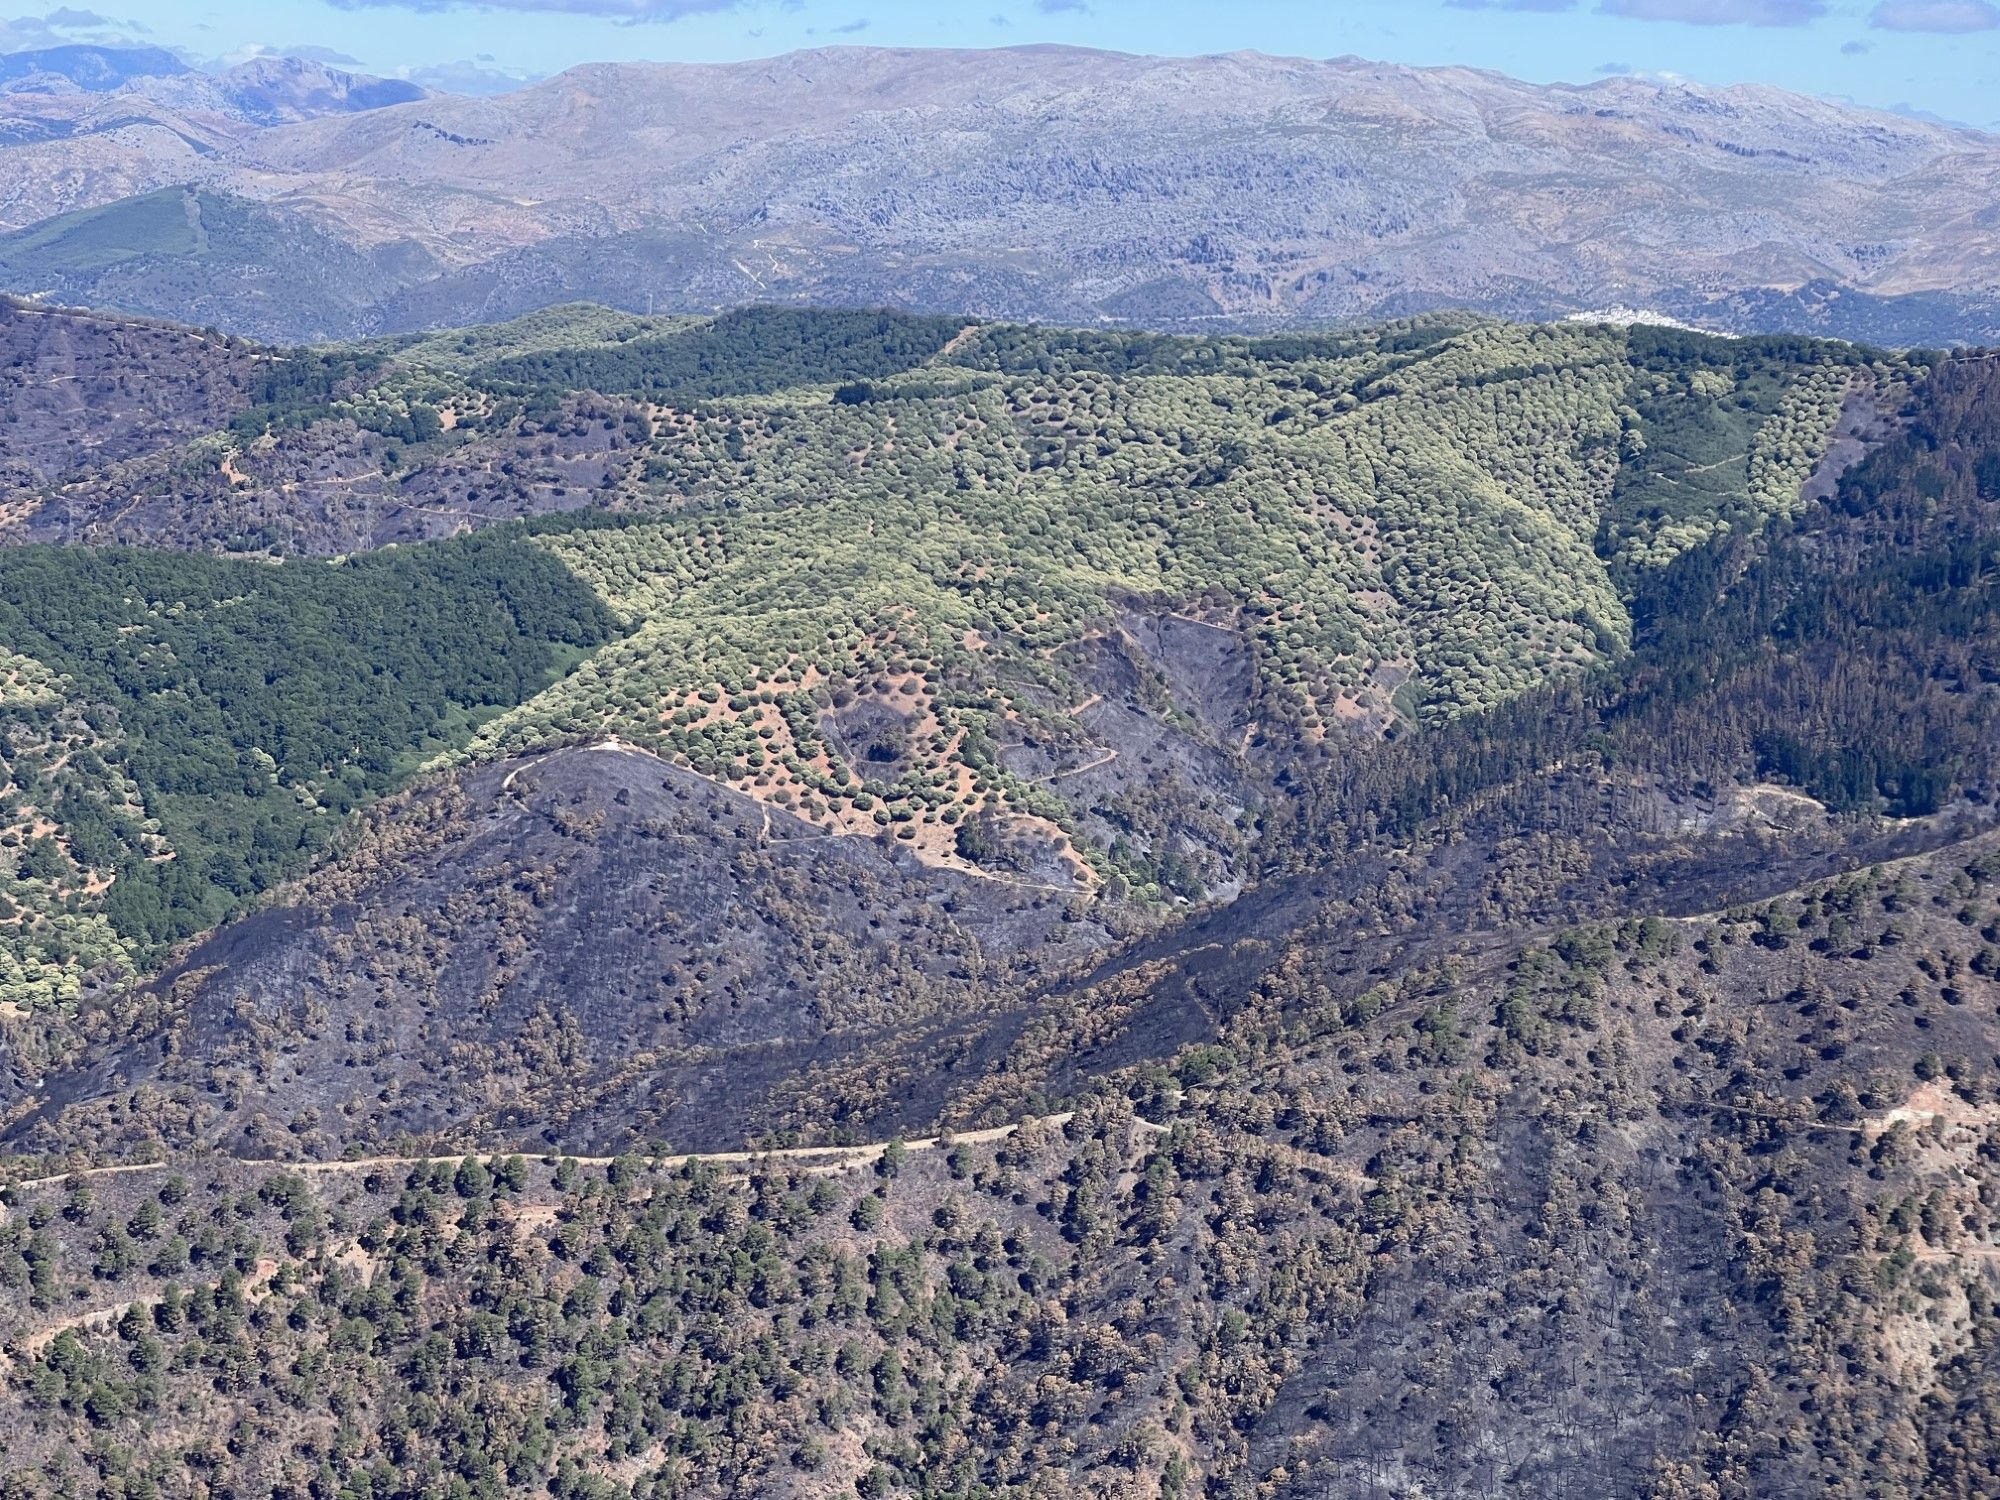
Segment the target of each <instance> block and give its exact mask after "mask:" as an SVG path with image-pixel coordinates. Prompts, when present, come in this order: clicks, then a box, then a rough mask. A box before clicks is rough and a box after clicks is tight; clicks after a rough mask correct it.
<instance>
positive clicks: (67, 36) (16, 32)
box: [0, 5, 146, 52]
mask: <svg viewBox="0 0 2000 1500" xmlns="http://www.w3.org/2000/svg"><path fill="white" fill-rule="evenodd" d="M145 33H146V28H145V27H144V26H142V25H140V24H139V23H138V22H137V21H114V20H113V19H112V18H111V17H109V16H101V15H99V14H98V13H97V12H96V11H94V10H79V9H78V8H76V7H75V6H70V5H59V6H57V7H56V8H55V9H54V10H52V11H50V12H49V13H48V14H47V15H41V16H16V17H15V18H14V19H12V20H0V52H29V51H33V50H35V49H37V48H41V47H62V46H68V45H70V44H72V43H76V42H87V43H92V44H95V45H98V46H105V47H116V46H118V45H120V44H121V43H123V44H129V43H131V42H133V41H135V40H137V39H138V38H139V37H141V36H143V35H144V34H145Z"/></svg>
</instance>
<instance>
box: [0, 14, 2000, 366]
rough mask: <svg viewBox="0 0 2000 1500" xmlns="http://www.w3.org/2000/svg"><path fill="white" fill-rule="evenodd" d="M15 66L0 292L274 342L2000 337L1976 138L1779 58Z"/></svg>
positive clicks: (938, 54)
mask: <svg viewBox="0 0 2000 1500" xmlns="http://www.w3.org/2000/svg"><path fill="white" fill-rule="evenodd" d="M29 56H32V58H33V59H35V60H32V61H24V60H23V59H24V57H29ZM8 68H9V71H10V72H11V73H13V74H14V75H15V76H14V77H13V79H12V81H10V82H7V83H6V84H5V89H6V91H5V92H4V93H0V226H4V227H5V228H7V229H10V230H11V231H12V232H11V233H7V234H4V235H0V288H4V289H6V290H9V291H14V292H19V293H24V294H30V295H42V296H47V297H51V298H54V299H58V300H62V301H66V302H74V303H88V304H100V305H108V306H114V307H118V308H122V309H126V310H129V311H135V312H142V313H149V314H157V315H164V316H171V317H175V318H182V319H191V320H195V321H199V322H210V323H215V324H218V325H221V326H225V327H227V328H230V329H231V330H233V331H238V332H242V333H247V334H251V335H255V336H259V337H263V338H267V339H275V340H285V341H290V340H299V339H306V338H317V337H352V336H357V335H362V334H367V333H374V332H382V331H395V330H406V329H415V328H423V327H431V326H440V325H446V324H453V323H465V322H470V321H477V320H479V319H484V318H493V317H500V316H509V315H514V314H519V313H522V312H525V311H528V310H531V309H533V308H536V307H540V306H545V305H549V304H551V303H555V302H559V301H566V300H572V299H577V298H590V299H594V300H598V301H603V302H608V303H612V304H616V305H620V306H624V307H627V308H631V309H634V310H641V311H644V310H651V311H657V312H668V311H694V312H699V311H710V310H714V309H717V308H721V307H726V306H732V305H740V304H743V303H747V302H760V301H761V302H812V303H822V304H835V305H881V304H892V305H898V306H904V307H909V308H913V309H918V310H925V309H930V310H951V311H957V312H970V313H976V314H983V315H988V316H994V317H1006V318H1015V319H1033V320H1041V321H1060V322H1068V323H1090V322H1100V321H1111V322H1119V323H1129V324H1136V325H1142V326H1151V327H1158V328H1164V329H1176V330H1184V331H1185V330H1196V329H1215V328H1222V327H1229V328H1246V329H1256V328H1266V329H1268V328H1281V327H1288V326H1309V325H1321V324H1328V323H1334V322H1338V321H1341V320H1348V319H1356V318H1380V317H1385V316H1396V315H1404V314H1409V313H1414V312H1421V311H1425V310H1429V309H1434V308H1439V307H1448V306H1449V307H1468V308H1474V309H1478V310H1482V311H1487V312H1495V313H1502V314H1507V315H1513V316H1525V317H1550V316H1559V315H1562V314H1566V313H1571V312H1579V311H1591V310H1595V309H1601V308H1605V307H1611V306H1618V305H1628V306H1633V307H1643V308H1649V309H1655V310H1657V311H1658V312H1659V313H1660V314H1664V315H1667V316H1671V317H1675V318H1681V319H1685V320H1687V321H1689V322H1691V323H1695V324H1698V325H1701V326H1704V327H1711V328H1720V329H1731V330H1751V329H1763V330H1768V329H1796V330H1804V331H1811V332H1819V333H1826V334H1830V335H1838V336H1841V337H1848V338H1857V339H1862V340H1868V341H1875V342H1881V343H1890V344H1911V343H1951V342H1982V341H1986V340H1989V339H2000V214H1997V213H1996V210H1995V208H1994V204H1995V203H1996V202H2000V192H1997V191H1996V188H2000V140H1996V139H1995V138H1994V137H1991V136H1987V135H1984V134H1981V133H1979V132H1976V131H1970V130H1963V129H1956V128H1953V127H1949V126H1945V125H1941V124H1937V123H1932V122H1928V121H1922V120H1915V119H1910V118H1905V117H1902V116H1897V115H1890V114H1884V113H1878V112H1874V111H1868V110H1863V109H1858V108H1853V107H1849V106H1844V105H1839V104H1834V103H1829V102H1826V101H1823V100H1816V99H1809V98H1804V97H1801V96H1798V95H1793V94H1787V93H1784V92H1781V91H1778V90H1773V89H1765V88H1749V87H1739V88H1729V89H1710V88H1702V87H1698V86H1694V85H1690V84H1686V83H1680V82H1659V81H1652V80H1646V79H1638V78H1617V79H1607V80H1604V81H1601V82H1598V83H1593V84H1590V85H1588V86H1570V85H1556V86H1550V87H1542V86H1537V85H1530V84H1526V83H1521V82H1517V81H1514V80H1512V79H1508V78H1504V77H1501V76H1499V75H1496V74H1491V73H1482V72H1476V71H1472V70H1468V69H1462V68H1439V69H1417V68H1405V67H1394V66H1389V65H1384V64H1377V63H1370V62H1364V61H1360V60H1357V59H1352V58H1345V59H1337V60H1333V61H1324V62H1318V61H1305V60H1298V59H1288V58H1274V57H1266V56H1262V55H1257V54H1232V55H1229V56H1223V57H1205V58H1192V59H1162V58H1149V57H1135V56H1127V55H1122V54H1114V53H1102V52H1090V51H1083V50H1077V49H1070V48H1053V47H1022V48H1008V49H1001V50H996V51H985V52H971V51H963V52H954V51H915V50H890V49H873V48H847V47H843V48H831V49H826V50H823V51H816V52H805V53H796V54H792V55H790V56H786V57H782V58H777V59H772V60H767V61H760V62H752V63H739V64H729V65H721V66H690V65H652V64H630V65H615V66H614V65H602V66H592V67H585V68H579V69H575V70H572V71H571V72H568V73H565V74H563V75H561V76H560V77H557V78H554V79H551V80H548V81H547V82H544V83H540V84H536V85H533V86H531V87H528V88H524V89H520V90H518V91H516V92H513V93H510V94H505V95H501V96H498V97H494V98H485V99H470V98H462V97H457V96H451V95H433V94H427V93H426V92H425V91H423V90H421V89H419V88H418V87H417V86H415V85H412V84H407V83H400V82H393V81H385V80H380V79H368V78H363V77H359V76H356V75H350V74H344V73H340V72H338V71H337V70H334V69H330V68H326V67H324V66H322V65H319V64H316V63H302V62H297V61H293V60H259V61H257V62H253V63H249V64H246V65H244V66H243V67H240V68H237V69H233V70H231V71H230V72H228V73H225V74H221V75H218V76H213V77H211V76H209V75H205V74H200V73H193V72H190V71H188V70H187V69H185V68H184V67H183V66H181V65H180V64H179V63H178V62H177V61H176V60H175V59H172V58H171V57H169V56H167V55H166V54H154V53H150V52H140V51H132V52H118V51H116V50H111V49H92V48H64V49H57V51H56V52H53V53H45V54H35V55H17V57H16V58H14V59H12V60H10V62H9V64H8ZM148 69H157V71H147V70H148Z"/></svg>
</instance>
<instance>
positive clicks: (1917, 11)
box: [1868, 0, 2000, 32]
mask: <svg viewBox="0 0 2000 1500" xmlns="http://www.w3.org/2000/svg"><path fill="white" fill-rule="evenodd" d="M1868 24H1869V25H1871V26H1879V27H1881V28H1882V30H1884V31H1944V32H1963V31H1992V30H1994V29H1995V28H2000V6H1996V5H1994V4H1993V3H1992V0H1882V3H1881V4H1880V5H1878V6H1876V7H1875V12H1874V14H1873V15H1871V16H1870V17H1869V18H1868Z"/></svg>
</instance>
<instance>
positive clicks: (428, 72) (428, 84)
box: [396, 52, 547, 96]
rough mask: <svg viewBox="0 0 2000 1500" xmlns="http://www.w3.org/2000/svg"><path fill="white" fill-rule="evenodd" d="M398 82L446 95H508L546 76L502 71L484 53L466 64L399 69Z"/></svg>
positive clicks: (505, 69)
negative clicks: (407, 82)
mask: <svg viewBox="0 0 2000 1500" xmlns="http://www.w3.org/2000/svg"><path fill="white" fill-rule="evenodd" d="M396 76H397V77H398V78H402V79H406V80H408V81H409V82H411V83H416V84H422V85H423V86H424V87H425V88H427V89H436V90H438V91H439V92H440V93H445V94H476V95H480V96H486V95H491V94H508V93H512V92H513V91H514V90H515V89H518V88H524V87H526V86H527V85H528V84H531V83H539V82H540V81H541V80H542V79H543V78H545V77H546V76H547V75H546V74H543V73H519V72H515V71H514V70H512V69H510V68H503V67H500V66H499V65H498V64H497V63H496V62H495V61H494V60H493V57H492V55H491V54H489V53H485V52H482V53H480V54H479V55H478V56H477V57H474V58H471V59H469V60H467V61H463V62H443V63H430V64H428V65H427V66H424V67H421V68H399V69H397V70H396Z"/></svg>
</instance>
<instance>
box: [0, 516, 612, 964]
mask: <svg viewBox="0 0 2000 1500" xmlns="http://www.w3.org/2000/svg"><path fill="white" fill-rule="evenodd" d="M614 628H615V627H614V624H613V621H612V620H611V618H610V616H609V614H608V613H607V612H606V610H605V609H604V607H603V606H602V605H601V604H599V603H598V601H597V600H596V599H595V598H594V597H593V596H592V595H591V594H590V593H589V592H588V591H586V590H585V589H583V588H582V587H581V586H580V585H579V584H578V583H577V582H576V581H575V580H574V579H573V578H572V577H571V576H570V575H569V574H568V573H567V572H566V571H565V570H564V569H563V568H562V567H561V566H560V564H558V563H557V562H556V561H555V560H554V559H552V558H551V557H550V556H549V555H548V554H547V553H546V552H545V551H543V550H541V549H539V548H535V547H530V546H526V545H524V544H522V543H520V542H519V541H510V540H508V539H505V538H502V537H498V536H492V537H475V538H469V539H467V540H466V541H463V542H452V543H445V544H441V545H439V546H435V547H429V548H423V549H418V550H402V549H397V550H391V551H386V552H380V553H375V554H371V555H368V556H365V557H357V558H352V559H349V560H346V561H343V562H340V563H324V562H312V561H299V562H293V563H288V564H284V565H272V564H268V563H250V562H237V561H227V560H223V559H217V558H210V557H203V556H199V555H190V554H184V553H172V552H139V551H128V550H96V549H82V548H47V547H30V548H16V549H9V550H5V551H0V640H4V641H5V642H6V644H7V648H8V649H9V650H10V651H11V652H12V653H13V654H14V657H15V659H16V660H19V661H23V662H25V663H28V664H31V665H29V666H28V667H27V671H29V672H31V673H32V674H33V680H34V681H35V682H36V683H37V684H39V685H40V686H41V687H42V689H43V691H42V692H41V693H40V694H32V693H26V692H19V691H16V692H13V693H10V694H9V695H8V696H7V697H6V698H5V699H0V724H4V734H5V742H4V751H3V752H0V753H4V757H5V760H4V769H0V775H4V776H5V777H6V778H7V781H8V783H9V785H8V789H7V793H6V797H5V800H4V803H0V807H4V810H5V811H4V816H5V818H6V820H7V825H8V832H7V833H6V834H5V835H0V840H4V842H5V844H6V845H7V846H9V847H10V850H11V852H12V854H13V857H14V861H15V864H14V876H13V879H12V880H11V881H10V882H9V885H8V891H7V897H6V899H7V900H8V901H9V902H10V903H11V904H12V905H13V907H14V908H15V909H16V910H15V913H14V914H15V915H16V916H17V917H20V916H23V915H24V914H25V917H26V920H25V921H24V922H23V924H22V926H21V927H20V928H19V929H17V930H19V931H21V933H22V935H23V939H24V941H23V943H22V946H21V947H20V948H19V949H17V950H15V951H14V952H13V953H12V954H10V955H9V960H10V962H11V963H13V964H15V965H17V966H18V967H16V968H14V969H13V970H11V972H10V973H9V975H8V978H7V980H6V984H5V987H6V988H7V989H8V990H9V992H10V993H11V994H13V995H15V996H17V997H20V998H22V999H26V1000H32V999H33V998H34V997H35V996H36V995H37V991H38V987H39V986H40V985H42V984H50V983H58V981H57V979H56V977H55V976H59V975H61V974H63V973H65V972H71V973H73V972H74V971H75V969H76V968H77V967H78V966H79V965H83V966H88V965H92V964H96V963H102V962H104V961H106V960H108V959H110V958H112V957H114V956H115V952H116V949H117V948H119V947H122V948H123V949H124V950H125V952H126V953H127V954H129V955H130V958H131V961H132V962H133V963H135V964H138V965H143V964H145V963H146V962H147V961H148V959H149V957H150V956H151V955H154V954H157V953H158V952H160V951H161V950H162V949H163V948H164V947H165V946H166V945H168V944H171V943H173V942H175V941H177V940H179V939H181V938H185V937H188V936H190V935H192V934H194V933H197V932H201V931H205V930H207V929H208V928H210V927H213V926H214V925H215V924H216V923H217V922H219V921H221V920H222V919H223V918H224V917H225V916H227V915H228V914H229V913H230V912H231V911H233V910H235V909H236V908H237V907H238V906H240V905H241V904H242V902H243V901H245V900H246V899H248V898H249V897H251V896H253V895H255V894H256V893H257V892H259V891H262V890H267V889H269V888H270V887H271V886H272V885H274V884H276V883H277V882H279V881H281V880H283V879H286V878H287V877H289V876H292V875H295V874H298V873H299V872H300V871H302V870H304V869H305V868H306V867H307V866H308V865H309V864H310V863H311V861H312V860H313V858H314V857H315V856H316V855H318V854H319V853H321V852H322V851H323V850H324V849H325V848H326V846H327V844H328V842H329V841H330V840H331V839H332V838H333V837H334V835H335V834H336V833H337V832H338V830H339V829H340V828H341V826H342V825H343V822H344V820H345V818H346V817H347V815H348V814H349V813H351V812H352V811H353V810H354V809H356V808H357V807H360V806H362V805H364V804H365V803H367V802H368V801H370V800H371V799H373V798H375V797H377V796H380V795H381V794H382V793H383V792H384V791H386V790H388V789H389V788H390V787H392V786H394V785H396V784H397V783H398V781H399V780H400V779H401V778H402V777H404V776H406V775H407V774H408V773H409V771H410V770H411V769H412V768H413V767H414V766H415V765H416V764H417V763H418V762H419V761H420V760H421V759H423V758H424V757H425V756H426V755H428V754H430V753H433V752H435V751H436V750H437V749H439V748H440V747H444V746H449V745H453V744H456V743H459V742H461V741H463V740H464V739H465V738H466V737H467V736H468V735H469V734H470V733H471V732H472V730H473V728H474V727H475V725H476V724H477V723H478V722H479V721H480V720H481V719H482V718H484V717H487V716H490V715H491V714H492V713H494V712H497V711H499V710H502V709H504V708H507V707H509V706H511V705H513V704H517V703H519V702H521V701H523V700H524V699H526V698H528V697H530V696H532V695H533V694H534V693H536V692H537V691H539V690H540V689H542V688H544V687H546V686H547V685H548V684H549V682H550V681H551V680H552V679H553V678H555V677H556V676H558V675H559V674H560V672H561V671H562V670H564V669H565V668H566V667H567V666H568V665H569V664H570V663H571V662H572V661H574V660H575V659H576V657H577V656H578V655H579V654H580V653H582V652H584V651H587V650H589V649H590V648H592V647H595V646H597V645H600V644H602V643H603V642H604V641H605V640H607V639H609V638H610V636H611V634H612V633H613V630H614ZM17 680H18V679H17ZM43 830H47V831H43ZM93 888H94V889H93ZM93 944H96V945H103V946H97V947H93V946H90V945H93ZM38 969H39V971H40V972H39V974H38V973H37V972H36V971H37V970H38Z"/></svg>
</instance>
